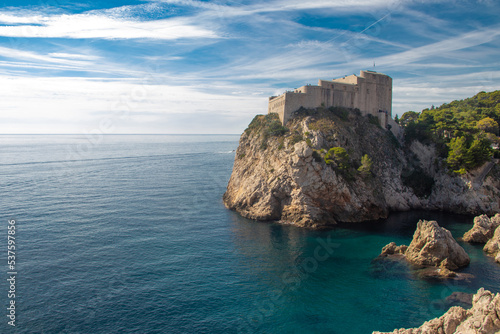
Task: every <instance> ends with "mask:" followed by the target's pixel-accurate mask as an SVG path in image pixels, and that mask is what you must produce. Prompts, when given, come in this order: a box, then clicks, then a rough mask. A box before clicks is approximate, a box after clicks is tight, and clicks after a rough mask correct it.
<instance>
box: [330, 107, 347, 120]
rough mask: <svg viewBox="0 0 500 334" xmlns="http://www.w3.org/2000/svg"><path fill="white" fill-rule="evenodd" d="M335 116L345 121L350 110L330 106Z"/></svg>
mask: <svg viewBox="0 0 500 334" xmlns="http://www.w3.org/2000/svg"><path fill="white" fill-rule="evenodd" d="M328 110H330V111H331V112H332V113H333V114H334V115H335V116H337V117H338V118H340V119H341V120H343V121H347V120H348V119H349V110H347V109H346V108H342V107H330V108H328Z"/></svg>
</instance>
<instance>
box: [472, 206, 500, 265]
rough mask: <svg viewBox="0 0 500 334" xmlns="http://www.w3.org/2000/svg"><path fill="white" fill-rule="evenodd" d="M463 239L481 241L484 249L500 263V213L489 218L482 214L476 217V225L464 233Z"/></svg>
mask: <svg viewBox="0 0 500 334" xmlns="http://www.w3.org/2000/svg"><path fill="white" fill-rule="evenodd" d="M463 240H464V241H466V242H472V243H481V244H484V243H486V245H484V248H483V250H484V251H485V252H486V253H487V254H488V255H491V256H493V257H494V258H495V261H496V262H498V263H500V214H498V213H497V214H496V215H495V216H493V217H491V218H488V216H487V215H481V216H477V217H475V218H474V226H473V227H472V228H471V229H470V230H469V231H467V232H466V233H465V234H464V237H463Z"/></svg>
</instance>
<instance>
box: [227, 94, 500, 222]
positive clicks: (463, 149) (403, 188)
mask: <svg viewBox="0 0 500 334" xmlns="http://www.w3.org/2000/svg"><path fill="white" fill-rule="evenodd" d="M452 104H453V103H452ZM452 104H450V105H452ZM495 106H496V105H495ZM440 108H444V107H443V106H442V107H440ZM484 109H485V110H486V109H487V111H485V113H486V112H488V114H484V115H486V116H485V117H481V116H475V118H474V119H475V121H474V122H472V121H471V122H472V123H473V125H470V126H469V128H467V127H464V126H462V125H460V124H457V125H456V126H457V127H460V129H461V130H457V131H458V132H457V131H455V132H453V133H451V132H450V131H451V130H446V131H448V132H445V131H444V130H442V129H441V127H442V126H441V125H438V122H437V119H438V118H439V117H438V115H439V114H440V113H441V111H439V110H441V109H439V110H437V111H434V110H436V109H435V108H434V109H432V111H431V109H429V110H428V111H425V112H423V114H425V115H427V116H422V114H420V113H407V114H405V115H404V117H402V119H401V122H402V124H403V125H404V126H405V127H406V129H407V130H408V129H409V130H410V132H409V135H407V137H406V139H407V140H406V143H405V145H402V143H400V142H399V141H398V139H396V138H395V137H394V135H393V134H392V133H391V131H387V130H386V129H383V128H382V127H380V125H379V124H378V123H377V122H374V121H373V119H371V118H369V117H367V116H362V115H361V113H359V111H357V110H347V109H343V108H324V107H319V108H317V109H300V110H298V111H297V112H296V113H294V114H293V115H292V117H291V118H290V120H289V121H288V122H287V124H286V126H283V125H281V123H280V122H279V119H278V116H277V115H276V114H269V115H265V116H264V115H259V116H256V117H255V118H254V120H253V121H252V122H251V123H250V125H249V126H248V128H247V129H246V130H245V132H244V133H243V134H242V136H241V138H240V144H239V147H238V149H237V151H236V159H235V162H234V167H233V173H232V175H231V179H230V181H229V184H228V188H227V191H226V193H225V194H224V203H225V205H226V206H227V207H228V208H231V209H234V210H236V211H238V212H239V213H240V214H242V215H243V216H245V217H248V218H251V219H257V220H277V221H283V222H287V223H291V224H295V225H297V226H303V227H310V228H322V227H326V226H330V225H333V224H335V223H336V222H355V221H366V220H374V219H378V218H383V217H387V215H388V213H389V212H391V211H405V210H411V209H429V210H444V211H451V212H455V213H467V214H480V213H488V214H492V213H495V212H498V211H499V210H500V202H499V201H498V198H500V178H499V177H498V176H497V175H500V168H499V166H498V165H497V164H485V165H484V167H482V168H476V169H473V166H478V165H479V164H480V162H484V161H486V160H487V159H489V158H490V156H491V154H490V152H491V150H492V148H491V147H490V146H491V144H488V147H485V146H484V145H482V144H481V143H482V142H481V140H482V138H483V137H484V138H486V139H487V140H489V139H488V138H490V137H491V138H492V135H494V132H495V131H497V127H496V123H495V122H497V121H496V120H495V119H494V118H493V117H490V116H494V115H492V114H491V113H490V111H491V110H490V109H488V108H486V107H485V108H484ZM493 109H495V108H493ZM488 110H489V111H488ZM434 113H436V114H434ZM477 113H479V112H477ZM411 117H413V118H411ZM457 117H458V116H457ZM461 117H464V118H467V119H469V118H468V117H466V116H465V115H463V114H461ZM495 117H497V116H495ZM410 118H411V119H410ZM488 118H490V119H491V120H492V121H491V120H490V119H488ZM497 118H498V117H497ZM431 120H432V121H431ZM472 123H471V124H472ZM466 129H468V130H467V131H466ZM417 130H418V131H417ZM441 130H442V131H441ZM412 131H413V132H412ZM492 131H493V132H492ZM489 134H490V135H489ZM412 136H413V137H412ZM461 137H464V138H465V140H464V139H461ZM469 137H471V138H469ZM457 138H458V139H457ZM495 138H496V135H495ZM475 141H476V142H475ZM484 151H485V152H486V153H484ZM483 153H484V154H483ZM462 166H465V167H467V168H469V171H467V172H464V173H463V174H460V173H458V174H457V173H450V171H452V170H460V169H463V168H465V167H462ZM446 167H450V168H446Z"/></svg>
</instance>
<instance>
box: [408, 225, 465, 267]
mask: <svg viewBox="0 0 500 334" xmlns="http://www.w3.org/2000/svg"><path fill="white" fill-rule="evenodd" d="M405 257H406V259H407V260H408V262H410V263H411V264H413V265H417V266H423V267H429V266H433V267H444V268H447V269H449V270H456V269H458V268H461V267H465V266H467V265H468V264H469V263H470V258H469V255H467V253H466V252H465V250H464V249H463V248H462V247H461V246H460V245H459V244H458V243H457V242H456V240H455V239H454V238H453V236H452V235H451V233H450V231H448V230H447V229H445V228H444V227H440V226H439V225H438V223H437V222H436V221H427V220H421V221H419V222H418V224H417V229H416V231H415V234H414V235H413V240H412V241H411V243H410V246H408V249H407V250H406V252H405Z"/></svg>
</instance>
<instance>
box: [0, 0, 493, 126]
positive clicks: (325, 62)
mask: <svg viewBox="0 0 500 334" xmlns="http://www.w3.org/2000/svg"><path fill="white" fill-rule="evenodd" d="M498 14H500V2H499V1H497V0H491V1H488V0H485V1H468V0H456V1H453V0H444V1H430V0H429V1H426V0H420V1H409V0H408V1H407V0H398V1H396V0H394V1H393V0H315V1H307V0H300V1H299V0H256V1H232V0H228V1H224V0H221V1H200V0H155V1H149V0H143V1H134V0H128V1H126V0H121V1H119V0H108V1H83V2H70V3H69V4H68V2H67V1H60V0H36V1H22V0H16V1H0V87H1V90H0V133H3V134H27V133H29V134H52V133H61V134H64V133H72V134H92V133H109V134H118V133H120V134H122V133H134V134H140V133H144V134H169V133H172V134H194V133H200V134H217V133H221V134H238V133H241V132H242V131H243V130H244V129H245V128H246V127H247V125H248V123H249V122H250V121H251V120H252V118H253V117H254V116H255V115H256V114H265V113H267V101H268V97H269V96H271V95H278V94H281V93H282V92H284V91H286V90H290V89H294V88H297V87H300V86H303V85H305V84H317V82H318V79H323V80H331V79H333V78H337V77H341V76H344V75H350V74H359V71H360V70H375V71H377V72H382V73H385V74H387V75H389V76H391V77H392V78H393V116H394V115H395V114H398V115H402V114H403V113H404V112H406V111H408V110H414V111H421V110H422V109H424V108H427V107H430V106H431V105H435V106H439V105H441V104H443V103H446V102H450V101H452V100H456V99H464V98H467V97H470V96H473V95H475V94H476V93H478V92H480V91H493V90H498V89H500V52H499V51H500V18H499V17H500V15H498Z"/></svg>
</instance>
